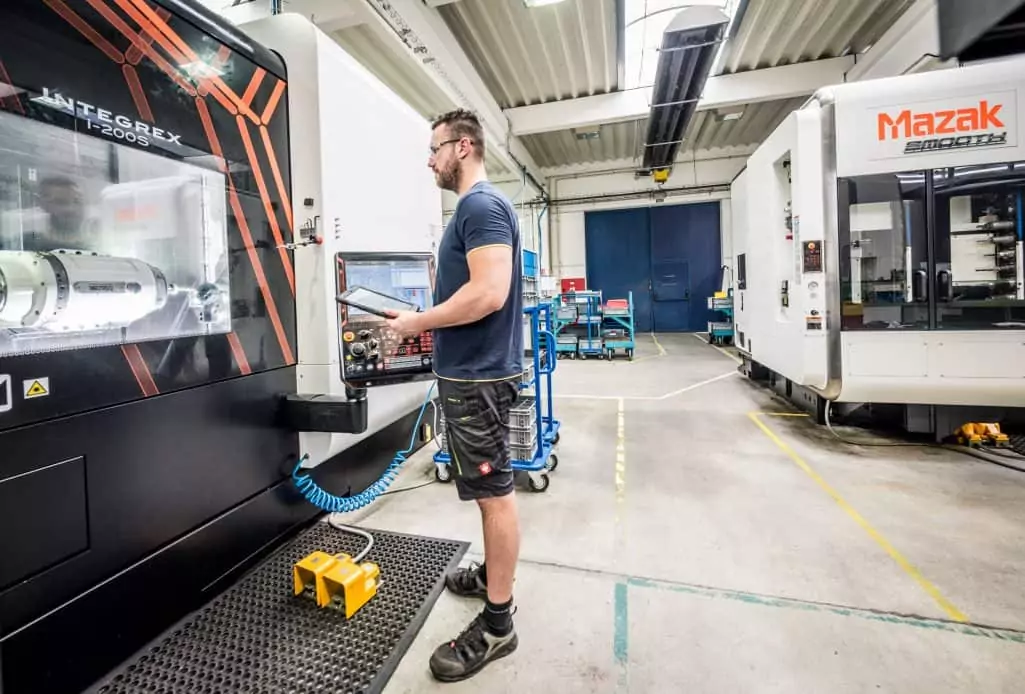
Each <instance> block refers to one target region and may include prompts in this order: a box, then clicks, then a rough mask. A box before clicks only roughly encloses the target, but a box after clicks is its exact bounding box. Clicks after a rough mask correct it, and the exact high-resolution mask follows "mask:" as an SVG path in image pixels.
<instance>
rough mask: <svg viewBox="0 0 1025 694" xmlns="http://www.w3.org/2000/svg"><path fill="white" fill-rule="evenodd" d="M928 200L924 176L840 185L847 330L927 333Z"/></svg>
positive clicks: (878, 178)
mask: <svg viewBox="0 0 1025 694" xmlns="http://www.w3.org/2000/svg"><path fill="white" fill-rule="evenodd" d="M924 199H925V174H924V173H906V174H886V175H879V176H861V177H857V178H852V179H847V180H841V181H840V189H839V201H840V249H841V250H840V277H841V300H842V310H843V314H842V315H843V327H844V329H845V330H895V329H902V328H903V329H919V330H921V329H925V328H928V327H929V308H928V297H927V294H926V287H925V280H926V273H927V258H928V255H927V243H926V231H925V216H924V207H925V206H924Z"/></svg>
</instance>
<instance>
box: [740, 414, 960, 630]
mask: <svg viewBox="0 0 1025 694" xmlns="http://www.w3.org/2000/svg"><path fill="white" fill-rule="evenodd" d="M761 414H763V413H760V412H749V413H748V415H747V416H748V417H750V418H751V421H752V422H754V423H755V424H756V425H757V426H758V428H759V429H761V430H762V433H763V434H765V435H766V436H767V437H769V440H770V441H772V442H773V443H774V444H776V446H777V447H779V449H780V450H781V451H783V452H784V453H786V454H787V455H788V456H789V457H790V459H791V460H793V461H794V462H795V463H797V466H798V467H799V468H801V469H802V470H804V472H805V473H807V475H808V476H809V477H811V478H812V479H813V480H815V482H816V483H818V485H819V486H820V487H822V489H823V490H825V492H826V493H827V494H829V496H831V497H832V498H833V501H835V502H836V503H837V505H838V506H839V507H840V508H842V509H843V510H844V511H845V512H846V513H847V515H848V516H850V517H851V518H852V519H853V520H854V522H855V523H857V524H858V525H860V526H861V528H862V529H863V530H864V531H865V532H866V533H868V535H869V537H871V538H872V539H873V540H875V541H876V543H877V544H878V545H879V546H880V547H882V548H883V549H884V550H885V551H886V553H887V554H889V555H890V557H891V558H892V559H893V560H894V561H895V562H897V565H898V566H900V568H902V569H904V571H905V573H907V574H908V575H909V576H911V578H913V579H914V580H915V582H916V583H918V585H919V586H921V587H922V589H923V590H925V592H926V593H928V594H929V596H930V597H932V599H933V600H935V601H936V602H937V604H939V606H940V607H941V608H943V611H944V612H946V613H947V615H948V616H949V617H950V618H951V619H954V620H957V621H958V622H967V621H968V617H966V616H965V614H964V613H963V612H961V610H959V609H957V608H956V607H954V605H953V603H951V602H950V601H949V600H947V599H946V598H945V597H943V594H942V593H940V591H939V589H938V588H937V587H936V586H934V585H933V584H932V583H930V582H929V580H928V579H926V578H925V576H923V575H922V572H921V571H919V570H918V569H917V568H915V566H914V565H913V564H912V563H911V562H909V561H908V560H907V559H906V558H905V557H904V555H903V554H901V553H900V552H898V551H897V548H896V547H894V546H893V545H892V544H890V542H889V540H887V539H886V538H885V537H883V536H882V534H881V533H880V532H879V531H878V530H876V529H875V528H874V527H872V525H871V524H869V522H868V521H867V520H865V518H864V517H863V516H862V515H861V514H860V513H858V512H857V511H856V510H854V507H852V506H851V505H850V504H849V503H847V501H846V500H844V498H843V497H842V496H840V494H839V493H838V492H837V491H836V490H835V489H833V488H832V487H831V486H829V484H828V483H827V482H826V481H825V480H824V479H822V477H821V476H819V474H818V473H817V472H815V471H814V470H813V469H812V468H811V466H810V465H808V463H806V462H805V461H804V460H803V459H802V458H801V456H799V455H797V453H796V452H795V451H794V449H793V448H791V447H790V446H788V445H787V444H786V443H785V442H784V441H783V440H782V439H781V438H780V437H779V436H777V435H776V434H775V433H774V432H773V431H772V430H771V429H769V427H767V426H766V425H765V423H764V422H763V421H762V420H761V417H760V415H761ZM774 416H797V417H799V416H801V415H799V414H779V415H774Z"/></svg>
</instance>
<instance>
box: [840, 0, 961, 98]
mask: <svg viewBox="0 0 1025 694" xmlns="http://www.w3.org/2000/svg"><path fill="white" fill-rule="evenodd" d="M939 54H940V30H939V14H938V12H937V8H936V0H918V2H916V3H915V4H914V5H912V6H911V7H909V8H908V9H907V10H905V12H904V14H902V15H901V16H900V18H898V19H897V21H896V22H894V23H893V24H892V25H891V26H890V28H889V29H887V30H886V33H885V34H883V35H882V36H881V37H880V38H879V40H878V41H876V42H875V43H874V44H873V45H872V48H870V49H869V50H868V51H866V52H865V53H863V54H861V55H859V56H858V64H857V65H855V66H854V67H853V68H851V69H850V70H849V71H848V72H847V81H848V82H860V81H862V80H868V79H875V78H881V77H894V76H896V75H905V74H908V73H913V72H924V71H926V70H932V69H936V68H939V67H945V66H946V65H947V63H944V62H943V61H942V60H940V58H939V57H938V56H939ZM951 63H952V64H956V61H951Z"/></svg>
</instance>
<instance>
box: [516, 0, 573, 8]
mask: <svg viewBox="0 0 1025 694" xmlns="http://www.w3.org/2000/svg"><path fill="white" fill-rule="evenodd" d="M560 2H564V0H523V4H524V5H526V6H527V7H544V6H545V5H556V4H558V3H560Z"/></svg>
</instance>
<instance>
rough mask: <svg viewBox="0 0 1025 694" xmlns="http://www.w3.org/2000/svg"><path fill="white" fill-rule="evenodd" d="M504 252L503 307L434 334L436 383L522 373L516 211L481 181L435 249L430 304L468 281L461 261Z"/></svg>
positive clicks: (520, 269) (466, 268) (520, 272)
mask: <svg viewBox="0 0 1025 694" xmlns="http://www.w3.org/2000/svg"><path fill="white" fill-rule="evenodd" d="M496 245H503V246H510V247H511V248H512V254H513V267H512V278H511V279H510V281H509V297H508V298H507V299H506V302H505V306H503V307H502V308H501V309H499V310H498V311H495V312H494V313H491V314H489V315H487V316H485V317H484V318H482V319H481V320H479V321H477V322H476V323H468V324H467V325H458V326H454V327H450V328H439V329H438V330H435V331H434V372H435V374H436V375H437V376H438V377H440V378H446V379H450V380H460V381H493V380H499V379H504V378H509V377H512V376H516V375H518V374H520V373H522V371H523V290H522V284H523V279H522V277H523V252H522V247H521V242H520V230H519V223H518V221H517V219H516V211H515V210H514V209H513V206H512V203H510V202H509V199H508V198H506V197H505V196H504V195H502V193H501V192H499V191H498V190H497V189H496V188H495V187H494V186H493V185H491V184H490V183H488V182H487V181H481V182H480V183H478V184H476V185H475V186H473V188H471V189H470V190H469V191H468V192H467V193H466V195H464V196H463V197H462V198H461V199H460V200H459V203H458V204H457V205H456V211H455V214H454V215H452V219H451V220H449V223H448V225H447V226H446V227H445V233H444V234H443V235H442V237H441V244H440V247H439V248H438V271H437V276H436V278H435V284H434V303H435V305H437V304H440V303H441V302H443V301H447V300H448V299H449V298H450V297H451V296H452V295H453V294H455V293H456V292H457V291H459V289H460V287H462V286H463V285H464V284H466V283H467V282H469V281H470V266H469V265H468V264H467V259H466V258H467V255H469V254H470V253H472V252H473V251H474V250H476V249H479V248H484V247H486V246H496Z"/></svg>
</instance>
